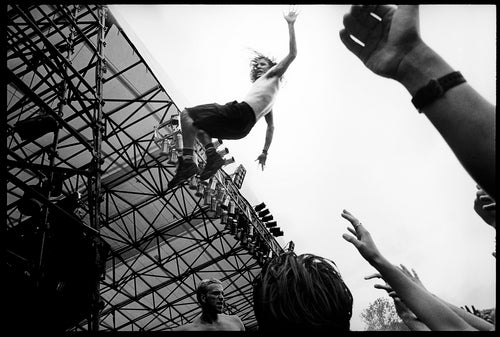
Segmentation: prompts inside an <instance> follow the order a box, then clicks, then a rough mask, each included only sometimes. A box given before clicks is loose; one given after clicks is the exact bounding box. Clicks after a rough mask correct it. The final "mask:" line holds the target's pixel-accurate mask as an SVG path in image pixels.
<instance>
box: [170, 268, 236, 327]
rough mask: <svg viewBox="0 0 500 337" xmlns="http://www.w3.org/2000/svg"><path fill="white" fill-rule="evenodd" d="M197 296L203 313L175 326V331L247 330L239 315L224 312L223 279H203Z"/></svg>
mask: <svg viewBox="0 0 500 337" xmlns="http://www.w3.org/2000/svg"><path fill="white" fill-rule="evenodd" d="M196 298H197V299H198V303H199V304H200V306H201V310H202V312H201V315H199V316H198V317H196V318H195V319H194V321H193V322H191V323H188V324H185V325H181V326H179V327H177V328H174V329H173V330H174V331H245V326H244V325H243V322H241V320H240V318H239V317H238V316H236V315H226V314H223V313H222V310H223V309H224V288H223V287H222V283H221V281H219V280H218V279H215V278H211V279H205V280H202V281H201V282H200V284H199V285H198V288H197V289H196Z"/></svg>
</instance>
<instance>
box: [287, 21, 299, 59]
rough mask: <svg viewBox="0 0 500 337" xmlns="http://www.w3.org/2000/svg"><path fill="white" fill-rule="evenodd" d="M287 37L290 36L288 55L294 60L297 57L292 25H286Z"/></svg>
mask: <svg viewBox="0 0 500 337" xmlns="http://www.w3.org/2000/svg"><path fill="white" fill-rule="evenodd" d="M288 35H289V36H290V50H289V55H290V56H292V57H293V58H295V56H297V41H296V40H295V26H294V23H288Z"/></svg>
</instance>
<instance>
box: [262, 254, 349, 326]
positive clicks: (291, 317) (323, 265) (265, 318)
mask: <svg viewBox="0 0 500 337" xmlns="http://www.w3.org/2000/svg"><path fill="white" fill-rule="evenodd" d="M253 300H254V311H255V317H256V319H257V323H258V324H259V330H260V331H266V330H279V331H283V330H289V331H300V330H302V331H314V330H329V331H339V330H344V331H348V330H349V328H350V319H351V316H352V301H353V299H352V294H351V291H350V290H349V288H348V287H347V285H346V284H345V283H344V281H343V280H342V277H341V275H340V273H339V271H338V270H337V267H336V265H335V263H334V262H333V261H331V260H329V259H326V258H323V257H320V256H316V255H313V254H302V255H298V256H297V255H296V254H295V253H294V252H287V253H284V254H281V255H279V256H276V257H274V258H272V259H270V260H269V261H268V262H267V263H266V264H265V265H264V267H263V268H262V271H261V273H260V274H259V275H258V276H257V277H256V278H255V280H254V285H253Z"/></svg>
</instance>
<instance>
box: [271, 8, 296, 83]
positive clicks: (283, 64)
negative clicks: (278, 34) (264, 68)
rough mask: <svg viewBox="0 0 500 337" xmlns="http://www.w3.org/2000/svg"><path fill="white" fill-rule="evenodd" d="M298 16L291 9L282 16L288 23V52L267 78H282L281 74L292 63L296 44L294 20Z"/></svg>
mask: <svg viewBox="0 0 500 337" xmlns="http://www.w3.org/2000/svg"><path fill="white" fill-rule="evenodd" d="M298 15H299V12H297V11H296V10H295V9H293V8H290V10H289V11H288V13H287V14H284V15H283V17H284V18H285V20H286V22H287V23H288V35H289V36H290V51H289V52H288V55H287V56H285V58H284V59H283V60H281V61H280V62H279V63H278V64H277V65H276V67H275V68H274V69H273V70H271V72H270V73H269V76H278V77H281V76H283V74H284V73H285V72H286V70H287V69H288V66H289V65H290V64H291V63H292V61H293V60H294V59H295V57H296V56H297V42H296V41H295V27H294V24H295V20H296V19H297V16H298Z"/></svg>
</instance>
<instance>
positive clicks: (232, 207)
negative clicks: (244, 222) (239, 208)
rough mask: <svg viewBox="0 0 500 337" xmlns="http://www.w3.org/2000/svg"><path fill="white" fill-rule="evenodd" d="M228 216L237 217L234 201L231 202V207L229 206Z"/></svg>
mask: <svg viewBox="0 0 500 337" xmlns="http://www.w3.org/2000/svg"><path fill="white" fill-rule="evenodd" d="M227 212H228V214H229V215H231V216H233V215H235V212H236V204H235V203H234V201H232V200H230V201H229V205H228V211H227Z"/></svg>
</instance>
